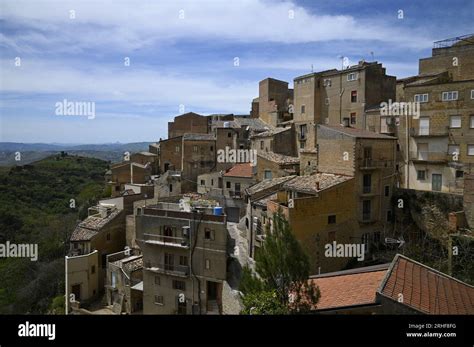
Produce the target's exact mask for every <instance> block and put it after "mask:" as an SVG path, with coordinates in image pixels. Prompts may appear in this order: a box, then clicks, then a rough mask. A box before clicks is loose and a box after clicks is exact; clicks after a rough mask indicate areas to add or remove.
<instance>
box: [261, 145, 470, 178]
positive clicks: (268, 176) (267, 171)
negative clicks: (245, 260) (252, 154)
mask: <svg viewBox="0 0 474 347" xmlns="http://www.w3.org/2000/svg"><path fill="white" fill-rule="evenodd" d="M473 152H474V151H473ZM264 177H265V179H266V180H271V179H272V172H271V171H270V170H265V176H264Z"/></svg>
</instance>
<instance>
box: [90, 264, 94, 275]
mask: <svg viewBox="0 0 474 347" xmlns="http://www.w3.org/2000/svg"><path fill="white" fill-rule="evenodd" d="M91 274H95V265H92V266H91Z"/></svg>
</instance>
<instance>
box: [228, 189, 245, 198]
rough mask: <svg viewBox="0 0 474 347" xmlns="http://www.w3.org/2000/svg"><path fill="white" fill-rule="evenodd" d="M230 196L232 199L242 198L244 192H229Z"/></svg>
mask: <svg viewBox="0 0 474 347" xmlns="http://www.w3.org/2000/svg"><path fill="white" fill-rule="evenodd" d="M229 196H230V197H232V198H239V199H240V198H242V192H241V191H240V190H239V191H234V190H229Z"/></svg>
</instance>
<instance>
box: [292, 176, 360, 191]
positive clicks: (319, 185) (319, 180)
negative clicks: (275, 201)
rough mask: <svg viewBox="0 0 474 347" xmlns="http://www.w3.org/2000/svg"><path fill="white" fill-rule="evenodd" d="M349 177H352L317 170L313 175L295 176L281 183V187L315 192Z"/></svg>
mask: <svg viewBox="0 0 474 347" xmlns="http://www.w3.org/2000/svg"><path fill="white" fill-rule="evenodd" d="M351 179H353V177H350V176H343V175H336V174H330V173H323V172H319V173H316V174H314V175H307V176H297V177H295V178H293V179H292V180H291V181H288V182H286V183H285V184H283V189H287V190H293V191H297V192H301V193H308V194H316V193H318V192H320V191H322V190H325V189H328V188H331V187H333V186H336V185H338V184H341V183H343V182H346V181H349V180H351Z"/></svg>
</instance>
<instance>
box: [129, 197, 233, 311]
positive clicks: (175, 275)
mask: <svg viewBox="0 0 474 347" xmlns="http://www.w3.org/2000/svg"><path fill="white" fill-rule="evenodd" d="M212 206H213V205H212V202H208V203H204V202H203V201H198V200H197V201H194V200H186V201H185V200H182V201H181V202H180V203H179V204H178V203H158V204H156V205H154V206H146V207H143V208H139V209H138V211H137V216H136V233H137V234H136V240H137V243H138V245H139V246H140V249H141V251H142V254H143V263H144V272H143V312H144V313H145V314H192V313H194V314H219V313H221V312H222V287H223V281H224V280H225V279H226V259H227V254H226V247H227V229H226V216H225V215H223V214H220V211H219V210H217V209H216V210H215V209H214V208H213V207H212Z"/></svg>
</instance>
